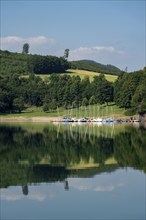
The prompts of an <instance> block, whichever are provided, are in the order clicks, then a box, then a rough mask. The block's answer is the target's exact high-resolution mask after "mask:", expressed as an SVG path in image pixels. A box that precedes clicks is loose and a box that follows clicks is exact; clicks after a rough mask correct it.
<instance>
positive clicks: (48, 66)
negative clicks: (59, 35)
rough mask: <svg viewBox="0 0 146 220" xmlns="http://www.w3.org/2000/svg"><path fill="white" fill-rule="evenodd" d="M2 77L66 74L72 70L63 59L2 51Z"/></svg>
mask: <svg viewBox="0 0 146 220" xmlns="http://www.w3.org/2000/svg"><path fill="white" fill-rule="evenodd" d="M0 62H1V70H0V75H14V74H28V73H36V74H51V73H64V72H65V70H67V69H68V68H70V64H69V62H68V61H67V60H66V59H65V58H63V57H60V58H59V57H55V56H40V55H30V54H27V53H26V52H23V53H22V54H20V53H12V52H9V51H2V50H0Z"/></svg>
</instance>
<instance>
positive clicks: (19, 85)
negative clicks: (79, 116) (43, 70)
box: [0, 74, 113, 113]
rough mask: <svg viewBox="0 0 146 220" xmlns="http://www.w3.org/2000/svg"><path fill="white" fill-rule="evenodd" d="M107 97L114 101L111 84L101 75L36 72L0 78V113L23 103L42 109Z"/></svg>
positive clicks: (18, 108) (105, 99) (65, 106)
mask: <svg viewBox="0 0 146 220" xmlns="http://www.w3.org/2000/svg"><path fill="white" fill-rule="evenodd" d="M110 101H113V84H112V83H110V82H108V81H107V80H106V79H105V77H104V76H103V75H100V76H96V77H95V78H94V80H93V81H92V82H90V81H89V77H86V78H85V79H83V80H81V79H80V77H79V76H73V77H71V76H70V75H63V76H59V75H56V74H52V75H51V76H50V77H47V78H46V79H45V80H42V79H41V78H40V77H38V76H35V75H30V77H29V78H22V77H21V78H20V77H18V76H17V75H15V76H14V75H13V76H11V77H10V76H6V77H1V78H0V112H1V113H5V112H15V111H19V112H21V111H22V110H23V109H24V107H25V106H43V109H44V111H48V110H49V109H56V108H57V107H64V108H71V107H79V106H81V105H84V106H87V105H89V104H90V105H92V104H95V103H100V104H103V103H107V104H108V102H110Z"/></svg>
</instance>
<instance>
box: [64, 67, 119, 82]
mask: <svg viewBox="0 0 146 220" xmlns="http://www.w3.org/2000/svg"><path fill="white" fill-rule="evenodd" d="M68 72H70V75H79V76H80V77H81V79H83V78H84V77H85V76H89V78H90V81H92V80H93V77H94V76H99V74H100V73H96V72H91V71H87V70H72V69H70V70H68ZM104 75H105V78H106V79H107V80H108V81H110V82H114V81H115V80H116V79H117V76H115V75H109V74H104Z"/></svg>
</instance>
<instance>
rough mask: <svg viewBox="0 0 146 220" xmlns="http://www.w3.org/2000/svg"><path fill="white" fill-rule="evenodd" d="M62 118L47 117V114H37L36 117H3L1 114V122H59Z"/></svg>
mask: <svg viewBox="0 0 146 220" xmlns="http://www.w3.org/2000/svg"><path fill="white" fill-rule="evenodd" d="M61 119H62V118H60V117H46V116H39V117H38V116H36V117H30V118H28V117H23V116H17V117H6V116H5V117H2V116H0V122H55V121H56V122H57V121H58V122H59V121H61Z"/></svg>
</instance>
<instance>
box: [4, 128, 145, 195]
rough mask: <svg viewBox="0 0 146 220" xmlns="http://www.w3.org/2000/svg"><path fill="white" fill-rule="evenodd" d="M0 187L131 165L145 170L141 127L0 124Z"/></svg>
mask: <svg viewBox="0 0 146 220" xmlns="http://www.w3.org/2000/svg"><path fill="white" fill-rule="evenodd" d="M0 140H1V142H0V167H1V182H0V187H1V188H3V187H8V186H10V185H22V192H23V194H24V195H28V192H29V190H28V184H30V183H37V184H39V183H41V182H56V181H60V182H62V183H63V184H64V189H65V190H69V183H68V180H67V178H68V177H90V176H94V175H97V174H98V173H101V172H104V171H106V172H112V171H114V170H116V169H117V168H119V167H133V168H135V169H139V170H143V171H144V172H145V173H146V130H145V129H143V128H137V127H133V126H131V125H130V126H128V125H127V126H123V125H120V126H119V125H117V126H115V127H114V126H100V127H98V125H95V124H94V125H93V124H88V125H83V126H79V125H75V124H74V126H72V125H69V124H68V125H62V124H61V125H59V126H58V125H57V126H56V125H53V124H50V125H49V124H48V125H47V126H45V127H42V128H39V129H38V130H37V129H35V125H34V126H33V129H30V128H29V126H28V128H25V127H23V126H16V125H11V126H10V125H2V124H1V125H0Z"/></svg>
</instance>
